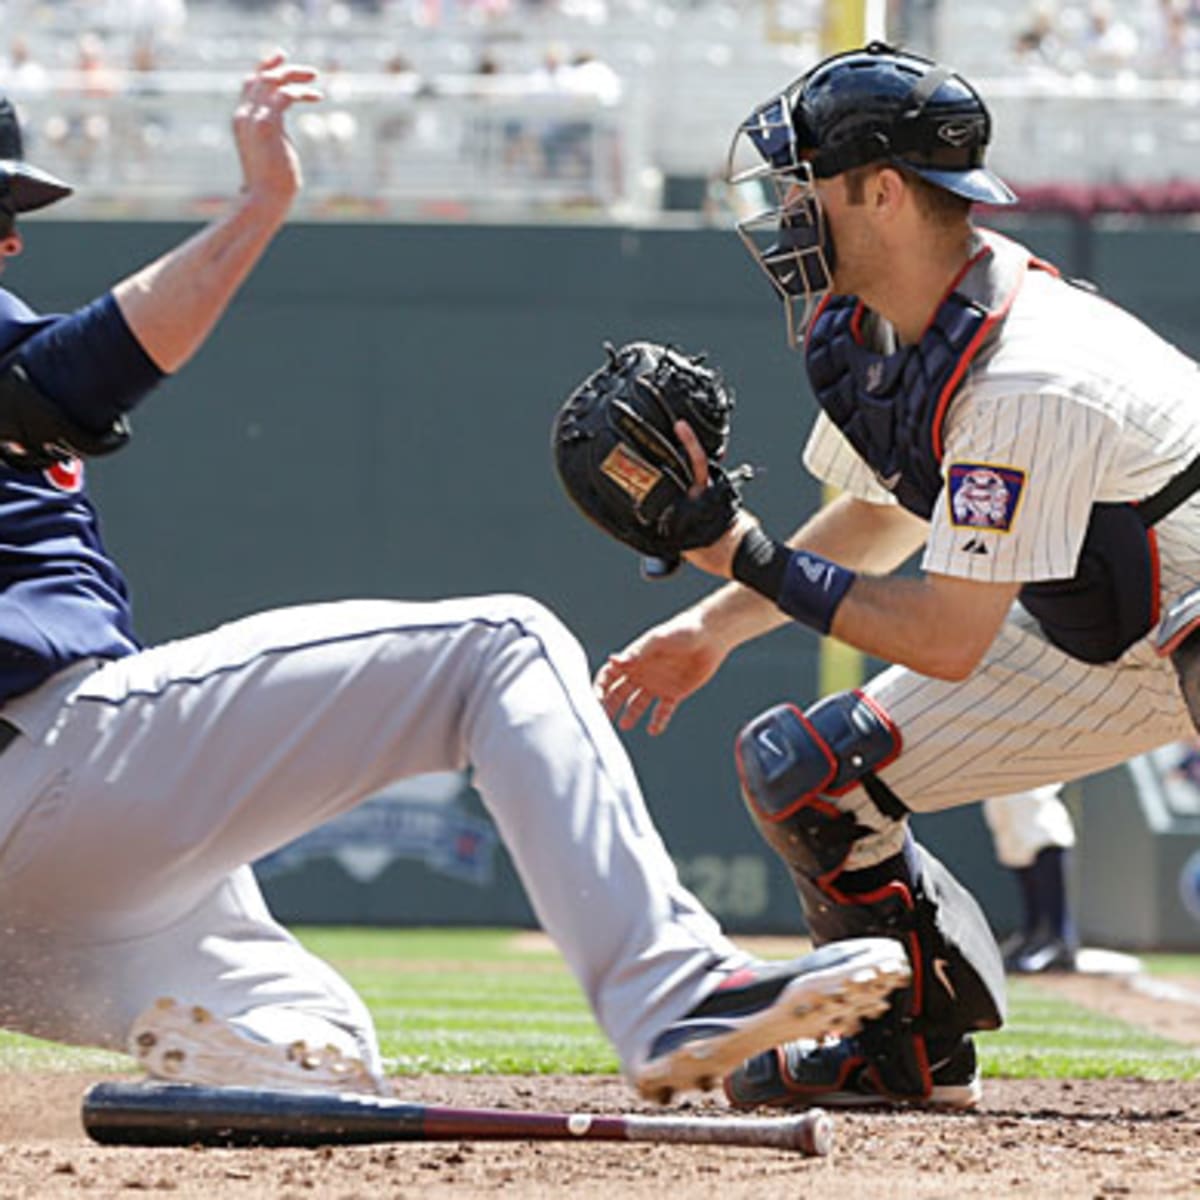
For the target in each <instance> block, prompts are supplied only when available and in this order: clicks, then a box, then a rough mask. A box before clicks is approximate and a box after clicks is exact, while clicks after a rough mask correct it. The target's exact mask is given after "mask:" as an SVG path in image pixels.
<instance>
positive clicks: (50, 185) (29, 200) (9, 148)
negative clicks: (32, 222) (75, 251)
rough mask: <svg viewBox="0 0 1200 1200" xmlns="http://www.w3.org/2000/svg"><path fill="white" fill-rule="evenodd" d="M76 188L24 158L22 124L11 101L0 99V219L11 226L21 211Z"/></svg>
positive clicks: (60, 196)
mask: <svg viewBox="0 0 1200 1200" xmlns="http://www.w3.org/2000/svg"><path fill="white" fill-rule="evenodd" d="M74 190H75V189H74V188H72V187H71V186H70V185H69V184H66V183H63V181H62V180H61V179H56V178H55V177H54V176H53V175H51V174H50V173H49V172H48V171H43V170H41V169H40V168H39V167H34V166H31V165H30V164H29V163H27V162H26V161H25V146H24V142H23V141H22V140H21V126H20V124H19V122H18V121H17V113H16V110H15V109H14V108H13V106H12V103H11V102H10V101H9V100H6V99H3V98H0V220H2V222H3V224H4V225H5V226H7V227H8V228H11V227H12V223H13V221H14V220H15V219H16V216H17V214H18V213H23V212H30V211H32V210H33V209H35V208H45V207H46V205H48V204H53V203H54V202H55V201H56V200H62V199H63V198H64V197H66V196H69V195H70V194H71V193H72V192H73V191H74Z"/></svg>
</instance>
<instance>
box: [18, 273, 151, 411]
mask: <svg viewBox="0 0 1200 1200" xmlns="http://www.w3.org/2000/svg"><path fill="white" fill-rule="evenodd" d="M15 361H18V362H20V363H22V364H23V365H24V367H25V369H26V371H28V373H29V378H30V379H31V380H32V381H33V382H34V383H35V384H36V385H37V387H38V388H39V389H40V390H41V391H42V392H43V393H44V394H45V395H46V396H47V397H49V398H50V399H51V400H53V401H54V402H55V403H56V404H59V405H61V406H62V409H63V411H64V412H65V413H66V414H67V416H69V417H70V418H71V419H72V420H74V421H76V422H77V423H78V424H79V425H82V426H83V427H84V428H85V429H92V430H96V431H99V430H103V429H107V428H108V427H109V426H110V425H111V424H112V423H113V421H115V420H116V419H117V418H118V417H119V416H120V415H121V414H122V413H126V412H128V411H129V410H130V409H131V408H133V407H134V405H136V404H137V403H138V401H139V400H141V399H142V397H143V396H145V395H146V394H147V393H148V392H150V391H151V390H153V388H154V387H156V386H157V385H158V384H159V383H160V382H161V381H162V380H163V379H164V378H165V377H166V376H165V374H164V372H163V371H161V370H160V369H159V368H158V367H157V366H156V365H155V363H154V362H153V361H152V360H151V358H150V356H149V355H148V354H147V353H146V352H145V350H143V349H142V346H141V343H140V342H138V340H137V338H135V337H134V335H133V331H132V330H131V329H130V328H129V325H128V324H127V323H126V321H125V317H124V316H123V315H122V313H121V310H120V308H118V307H117V301H116V298H115V297H114V296H113V294H112V293H111V292H106V293H105V294H104V295H103V296H101V297H100V298H99V299H97V300H93V301H92V302H91V304H88V305H86V306H85V307H83V308H81V309H78V310H77V311H75V312H73V313H68V314H67V315H65V316H63V317H60V318H58V319H57V320H55V321H53V322H52V323H50V324H47V325H45V326H43V327H42V328H41V329H39V330H38V332H36V333H34V334H33V335H32V336H31V337H29V338H28V339H27V340H26V341H24V342H23V343H22V344H21V346H20V348H19V349H18V351H17V353H16V355H15Z"/></svg>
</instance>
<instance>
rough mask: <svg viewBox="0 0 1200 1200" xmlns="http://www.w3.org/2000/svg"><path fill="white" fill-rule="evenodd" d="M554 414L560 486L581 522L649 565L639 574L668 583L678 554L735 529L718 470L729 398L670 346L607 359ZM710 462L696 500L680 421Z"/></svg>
mask: <svg viewBox="0 0 1200 1200" xmlns="http://www.w3.org/2000/svg"><path fill="white" fill-rule="evenodd" d="M604 349H605V351H606V352H607V354H608V362H607V363H605V365H604V366H602V367H601V368H600V369H599V370H598V371H595V372H593V373H592V374H591V375H589V376H588V377H587V378H586V379H585V380H584V381H583V382H582V383H581V384H580V385H579V387H577V388H576V389H575V391H574V392H572V393H571V395H570V396H569V397H568V399H567V401H566V403H565V404H564V405H563V406H562V408H561V409H560V410H559V413H558V415H557V417H556V419H555V422H554V430H553V435H552V439H551V441H552V448H553V451H554V464H555V467H556V468H557V470H558V477H559V479H560V480H561V481H562V485H563V487H564V488H565V489H566V492H567V495H568V496H570V497H571V499H572V500H573V501H574V502H575V504H576V505H578V507H579V508H580V510H581V511H582V512H583V513H584V515H585V516H587V517H589V518H590V519H591V520H593V521H594V522H595V523H596V524H597V525H599V526H600V528H601V529H603V530H604V531H605V532H606V533H609V534H611V535H612V536H613V537H615V538H616V539H617V540H618V541H621V542H624V543H625V545H627V546H632V547H633V549H635V550H637V551H639V552H640V553H641V554H642V555H644V556H646V557H645V559H644V560H643V565H642V569H643V572H644V573H645V574H647V575H650V576H655V577H658V576H663V575H668V574H670V573H671V572H672V571H674V570H675V568H676V567H678V566H679V563H680V559H681V555H682V551H684V550H693V549H696V548H698V547H700V546H708V545H711V543H713V542H715V541H716V540H717V539H718V538H719V537H720V536H721V534H722V533H724V532H725V530H726V529H728V528H729V526H730V524H731V523H732V521H733V519H734V516H735V514H736V513H737V511H738V508H739V507H740V506H741V498H740V496H739V494H738V489H737V483H738V482H740V480H741V479H742V478H744V477H746V475H748V474H749V471H748V469H745V468H743V469H741V470H739V471H737V472H734V473H733V474H732V475H730V474H726V472H725V471H724V470H722V468H721V466H720V464H719V460H720V459H721V458H722V457H723V456H724V454H725V448H726V445H727V443H728V440H729V421H730V415H731V413H732V410H733V397H732V396H731V395H730V393H729V392H728V390H727V389H726V387H725V384H724V381H723V380H722V379H721V376H720V374H719V373H718V372H717V371H714V370H712V369H710V368H709V367H706V366H704V364H703V358H702V357H692V356H689V355H687V354H684V353H682V352H680V351H679V350H676V349H674V348H672V347H670V346H658V345H655V344H654V343H653V342H631V343H630V344H629V345H627V346H622V347H621V349H620V350H614V349H613V347H612V346H611V345H609V344H608V343H605V347H604ZM681 419H682V420H684V421H687V422H688V424H689V425H691V427H692V429H693V430H695V432H696V436H697V437H698V438H699V440H700V444H701V446H702V447H703V448H704V453H705V454H706V455H707V457H708V470H709V486H708V487H707V488H705V490H704V491H703V492H702V493H701V494H700V495H699V496H696V497H690V496H689V495H688V490H689V488H691V486H692V484H693V483H694V482H695V480H694V476H693V473H692V467H691V463H690V461H689V459H688V455H687V451H686V450H685V448H684V447H683V445H682V444H681V443H680V441H679V438H678V437H677V435H676V434H675V430H674V426H675V422H676V421H678V420H681Z"/></svg>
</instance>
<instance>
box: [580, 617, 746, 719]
mask: <svg viewBox="0 0 1200 1200" xmlns="http://www.w3.org/2000/svg"><path fill="white" fill-rule="evenodd" d="M725 655H726V650H725V649H724V647H723V646H722V645H721V644H720V643H718V642H716V641H715V640H714V639H713V638H712V637H710V636H709V635H708V634H707V633H706V631H705V630H704V627H703V625H702V624H701V622H700V619H699V618H698V617H697V616H695V615H694V614H693V613H692V612H691V611H687V612H683V613H680V614H679V615H678V616H675V617H672V618H671V619H670V620H669V621H664V622H663V623H662V624H661V625H656V626H655V627H654V628H653V629H650V630H648V631H647V632H646V633H644V634H642V635H641V637H639V638H637V639H636V640H635V641H633V642H631V643H630V644H629V645H628V646H626V647H625V649H624V650H621V651H619V652H618V653H616V654H612V655H610V656H609V658H608V660H607V661H606V662H605V663H604V665H603V666H602V667H601V668H600V670H599V671H597V672H596V679H595V689H596V695H597V697H598V698H599V700H600V703H601V704H602V705H603V706H604V710H605V712H607V713H608V715H609V717H610V718H611V719H612V720H613V721H614V722H615V723H616V725H617V727H618V728H619V729H625V730H628V729H633V728H634V727H635V726H636V725H637V724H638V722H639V721H641V719H642V718H643V717H644V716H646V714H647V713H649V714H650V716H649V720H648V721H647V723H646V731H647V732H648V733H650V734H651V735H657V734H660V733H662V731H663V730H664V729H666V727H667V725H668V724H669V723H670V721H671V718H672V717H673V716H674V715H675V710H676V708H678V707H679V705H680V703H681V702H682V701H683V700H685V699H687V697H688V696H690V695H691V694H692V693H693V692H695V691H698V690H699V689H700V688H701V687H703V686H704V685H705V684H706V683H707V682H708V681H709V680H710V679H711V678H712V677H713V676H714V675H715V674H716V673H717V670H718V668H719V667H720V666H721V663H722V662H724V661H725Z"/></svg>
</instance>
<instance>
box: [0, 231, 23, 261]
mask: <svg viewBox="0 0 1200 1200" xmlns="http://www.w3.org/2000/svg"><path fill="white" fill-rule="evenodd" d="M24 249H25V239H24V238H22V237H21V235H20V234H19V233H18V232H17V231H16V230H15V229H14V230H12V232H11V233H8V234H6V235H5V236H4V237H3V238H0V256H2V257H4V258H15V257H16V256H17V255H18V254H20V253H21V251H22V250H24Z"/></svg>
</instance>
